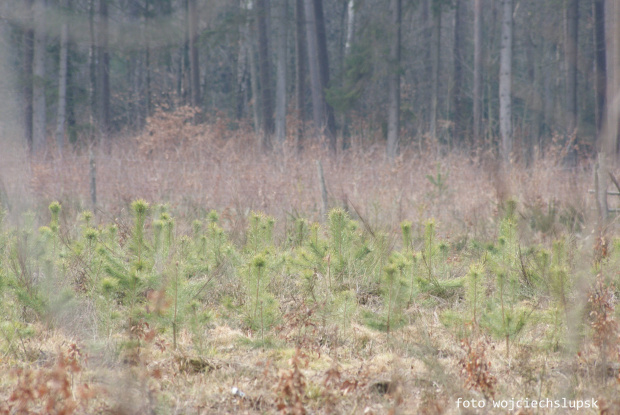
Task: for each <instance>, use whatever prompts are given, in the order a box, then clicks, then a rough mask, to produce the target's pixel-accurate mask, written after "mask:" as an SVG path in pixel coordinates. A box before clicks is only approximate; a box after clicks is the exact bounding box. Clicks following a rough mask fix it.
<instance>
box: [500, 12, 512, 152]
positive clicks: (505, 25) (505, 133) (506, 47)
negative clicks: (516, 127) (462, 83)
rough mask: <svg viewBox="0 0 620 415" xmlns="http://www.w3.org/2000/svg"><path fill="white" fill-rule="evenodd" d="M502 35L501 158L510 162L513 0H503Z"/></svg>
mask: <svg viewBox="0 0 620 415" xmlns="http://www.w3.org/2000/svg"><path fill="white" fill-rule="evenodd" d="M502 9H503V13H502V36H501V50H500V69H499V127H500V134H501V140H502V141H501V148H500V152H501V158H502V160H503V162H504V163H506V164H508V163H510V156H511V153H512V103H511V99H512V0H503V1H502Z"/></svg>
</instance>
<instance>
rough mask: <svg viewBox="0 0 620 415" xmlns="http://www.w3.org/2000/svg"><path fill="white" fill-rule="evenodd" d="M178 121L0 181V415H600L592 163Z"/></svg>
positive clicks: (604, 282)
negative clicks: (386, 148)
mask: <svg viewBox="0 0 620 415" xmlns="http://www.w3.org/2000/svg"><path fill="white" fill-rule="evenodd" d="M190 116H192V114H189V113H181V114H179V113H176V114H160V115H159V116H158V117H154V118H153V119H152V120H151V121H150V124H149V127H148V129H147V131H146V132H145V133H144V134H142V135H140V136H138V137H133V138H126V139H125V140H123V141H121V142H120V143H117V144H115V145H112V146H111V148H109V149H105V148H101V147H97V148H94V149H92V157H89V149H88V148H81V149H78V150H76V151H75V152H73V153H70V154H64V155H63V157H62V158H61V157H60V156H58V155H54V154H48V155H46V156H42V157H40V158H38V159H33V160H29V159H25V158H23V159H22V158H20V156H19V155H14V157H12V158H11V159H10V160H9V159H8V158H6V160H3V163H2V168H1V169H0V174H1V175H2V176H1V177H2V183H3V185H2V189H0V190H1V191H2V192H1V193H2V194H1V196H2V199H1V205H2V214H1V215H0V218H1V219H0V313H1V314H2V320H1V323H0V373H2V375H1V376H0V414H5V413H6V414H13V413H40V414H52V413H53V414H73V413H78V414H79V413H123V414H125V413H162V414H165V413H190V412H191V413H205V414H206V413H287V414H306V413H308V414H310V413H347V414H355V413H360V414H361V413H364V414H372V413H374V414H383V413H394V414H396V413H412V414H413V413H417V414H440V413H447V414H453V413H506V412H507V410H510V402H511V399H512V402H513V403H514V402H516V401H518V400H519V399H521V400H522V401H520V402H521V405H522V406H523V405H526V404H525V402H526V401H525V400H527V403H528V404H527V405H529V407H522V408H515V409H514V411H512V412H514V413H521V414H529V413H532V414H534V413H558V414H559V413H566V412H567V410H569V409H566V408H564V407H562V406H560V407H553V405H554V404H555V402H556V401H557V402H558V403H559V404H560V405H563V404H565V405H567V406H568V405H570V404H571V402H572V403H573V404H574V405H576V404H578V403H581V404H582V405H584V407H582V408H580V411H579V412H580V413H605V414H613V413H620V400H619V399H618V395H619V393H618V392H619V391H620V337H619V335H620V331H619V327H618V321H619V318H620V315H619V314H618V311H617V307H616V306H617V302H618V294H619V289H618V287H619V285H620V271H619V270H620V235H619V233H618V226H617V220H614V219H611V220H610V221H609V222H607V223H605V224H604V225H601V224H600V223H599V222H598V221H597V220H596V212H595V203H594V196H593V195H592V194H590V193H589V189H590V188H591V187H592V183H593V179H592V172H591V164H590V163H588V162H587V161H583V163H580V164H579V163H578V165H577V167H573V168H570V169H569V168H566V167H564V164H563V161H562V154H561V152H560V151H556V152H554V151H553V148H552V147H551V148H550V149H549V150H547V154H546V155H545V157H541V158H539V159H537V160H535V161H533V162H531V163H530V164H529V165H527V166H525V165H523V164H521V163H519V162H515V163H514V165H513V166H512V167H511V170H510V171H509V173H507V174H503V175H502V174H500V170H498V168H497V166H494V163H493V162H492V161H490V160H492V158H491V157H490V156H489V155H486V154H485V153H483V152H480V153H479V154H473V155H471V154H468V155H464V154H463V153H462V152H461V153H458V154H457V152H447V154H438V153H437V152H434V151H431V150H428V148H427V147H428V146H413V145H409V146H407V147H405V148H404V149H403V151H402V154H401V155H400V156H399V157H398V158H397V159H396V160H395V161H394V162H393V163H390V162H389V161H388V160H386V159H385V158H384V156H383V148H382V147H379V146H370V147H368V146H367V145H366V144H364V143H362V142H361V141H362V140H363V139H362V138H359V137H363V135H359V136H358V140H359V142H357V141H355V140H353V141H352V142H351V147H350V149H349V150H347V151H346V152H343V153H342V154H340V155H337V156H335V157H332V156H329V155H328V154H327V153H325V151H324V150H323V149H322V148H321V147H320V146H311V145H310V144H309V143H305V146H304V147H305V149H304V150H303V152H301V153H298V152H297V149H296V145H292V144H291V145H284V146H283V147H281V148H276V149H275V150H274V152H273V154H270V155H264V154H261V153H260V152H258V151H253V150H254V144H253V143H254V140H253V138H252V136H251V135H248V134H247V132H246V133H244V134H241V133H239V132H238V130H231V129H229V126H228V124H227V122H226V121H225V120H222V121H221V122H219V123H218V122H215V123H212V124H209V125H207V126H205V125H201V126H194V125H191V124H190V123H187V122H186V120H187V119H188V117H190ZM293 141H294V140H293V139H292V138H291V142H293ZM362 147H366V149H364V150H362ZM244 150H245V151H244ZM249 150H252V151H249ZM257 154H258V155H257ZM3 157H4V156H3ZM91 161H94V162H95V163H94V171H95V178H96V190H97V194H96V195H97V200H96V205H95V206H92V201H91V198H90V196H91V188H90V174H91V173H90V172H91ZM318 162H320V166H321V168H322V170H323V172H324V176H323V177H324V184H325V187H326V193H327V199H326V200H324V199H323V196H322V191H321V187H322V180H321V179H320V175H319V174H318ZM610 200H611V199H610ZM325 207H327V211H325V212H324V210H325ZM547 399H549V400H551V402H553V403H554V404H552V407H551V408H544V409H539V408H536V407H533V404H532V402H541V401H546V400H547ZM563 399H566V401H563ZM472 400H473V401H472ZM497 403H500V404H501V403H506V405H508V406H507V407H503V408H495V409H494V408H493V405H494V404H497ZM586 403H587V405H588V406H587V407H585V404H586ZM481 405H484V408H480V406H481ZM570 410H572V409H570Z"/></svg>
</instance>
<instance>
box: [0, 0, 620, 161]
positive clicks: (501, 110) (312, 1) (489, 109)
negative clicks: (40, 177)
mask: <svg viewBox="0 0 620 415" xmlns="http://www.w3.org/2000/svg"><path fill="white" fill-rule="evenodd" d="M606 8H607V10H606ZM615 8H616V5H615V2H614V1H607V4H606V2H605V1H604V0H595V1H593V0H582V1H579V0H570V1H568V0H547V1H513V0H511V1H490V0H489V1H485V0H478V1H465V0H416V1H413V0H405V1H403V0H391V1H386V2H380V1H373V0H347V1H344V0H338V1H336V0H324V1H321V0H296V1H292V0H258V1H249V0H245V1H239V2H237V1H200V0H178V1H175V0H101V1H99V0H62V1H60V0H59V1H55V0H25V1H8V0H7V1H4V2H3V4H2V5H1V6H0V13H2V14H1V15H0V16H2V22H3V27H2V29H3V37H2V47H3V71H4V74H5V76H3V78H4V79H3V89H4V90H5V91H6V92H7V94H8V96H10V97H11V99H10V101H11V108H13V111H12V112H11V113H12V114H13V116H14V118H12V120H13V121H14V120H16V119H20V120H22V125H23V127H22V125H20V126H19V127H20V128H19V129H20V130H22V131H23V135H24V136H25V137H26V141H27V142H28V145H29V146H30V148H31V149H32V150H33V151H34V152H38V151H43V150H45V149H46V148H48V147H49V145H51V143H47V140H46V137H48V136H52V135H53V136H54V137H55V138H56V140H55V142H56V147H57V148H59V149H62V148H64V147H65V146H67V145H71V146H80V145H85V144H86V143H88V142H89V141H92V140H95V139H96V140H111V141H113V140H115V137H118V136H119V135H122V134H125V133H126V132H129V131H140V130H141V129H142V128H144V126H145V124H146V122H147V119H148V118H149V117H150V116H153V115H154V114H155V113H156V112H157V111H159V110H164V111H174V110H175V109H176V108H179V107H181V106H184V105H190V106H192V108H195V109H197V110H199V111H200V115H199V116H197V117H196V119H195V121H196V122H209V121H211V122H212V121H213V120H214V119H216V118H225V119H226V120H227V121H228V125H227V127H228V128H232V129H234V128H239V125H240V124H244V123H245V124H249V125H252V126H253V128H254V129H255V130H256V134H257V136H259V137H260V138H259V139H260V141H261V142H262V146H263V147H264V148H270V147H271V146H273V145H275V144H276V143H280V142H283V141H285V140H286V138H287V136H288V137H290V138H292V139H295V140H297V142H298V144H299V145H302V144H303V139H304V138H305V139H306V140H315V137H316V136H317V134H316V133H315V132H316V130H318V132H319V134H323V135H324V136H325V137H327V140H328V142H329V143H330V146H331V147H332V150H333V151H335V150H336V147H337V146H338V147H341V148H346V147H347V146H348V145H349V142H350V141H351V140H361V141H362V144H364V145H369V144H372V143H377V142H381V141H382V140H386V142H387V143H389V144H387V152H388V155H389V156H390V157H394V156H395V155H396V154H397V152H398V149H399V144H401V145H408V144H412V143H416V144H419V143H432V145H445V146H449V147H459V148H463V149H468V150H472V149H477V148H495V149H496V150H497V149H500V148H504V147H505V148H504V152H507V153H511V152H512V157H513V158H517V159H524V160H528V161H530V160H532V158H533V157H537V156H540V155H541V154H544V152H545V149H546V148H547V147H548V146H549V145H550V144H551V143H552V142H553V140H554V139H556V140H558V139H559V140H561V141H562V143H563V144H566V145H567V146H569V147H575V146H576V148H573V150H574V151H579V152H580V154H583V155H591V154H593V152H594V148H595V146H596V140H597V136H598V133H599V132H600V131H601V128H602V126H603V120H604V117H603V114H604V113H605V105H606V99H605V97H606V89H607V87H608V84H609V85H615V82H616V81H615V78H614V73H615V72H614V64H615V60H614V59H615V57H616V55H617V53H615V52H616V49H617V41H615V40H614V39H617V36H614V33H615V32H614V30H615V26H614V24H615V22H616V20H617V18H616V15H617V12H616V10H615ZM610 88H611V86H610ZM611 90H613V88H611ZM9 119H10V118H8V117H7V121H8V120H9ZM7 121H5V124H6V123H7ZM13 127H14V128H17V127H18V126H17V125H14V126H13ZM312 131H315V132H314V133H313V132H312ZM46 132H47V133H49V134H48V135H46ZM337 139H340V141H342V142H341V143H339V144H338V145H337V144H336V141H337ZM501 140H503V141H501ZM499 142H502V143H503V144H502V145H501V146H500V145H499V144H498V143H499ZM513 142H514V143H513ZM48 144H49V145H48ZM502 146H503V147H502ZM506 146H507V147H506ZM513 150H514V151H513ZM571 151H572V150H571ZM505 156H506V157H511V156H510V155H508V154H507V155H505Z"/></svg>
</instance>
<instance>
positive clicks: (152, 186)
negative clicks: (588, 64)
mask: <svg viewBox="0 0 620 415" xmlns="http://www.w3.org/2000/svg"><path fill="white" fill-rule="evenodd" d="M192 116H193V112H192V111H191V110H189V109H184V110H180V111H177V112H175V113H172V114H171V113H163V112H162V113H158V114H157V115H155V116H154V117H153V118H152V119H151V120H150V122H149V124H148V127H147V129H146V130H145V132H144V133H142V134H141V135H139V136H137V137H125V138H118V139H117V140H116V141H115V143H114V144H113V145H112V147H111V148H110V149H108V150H107V151H106V150H104V149H102V148H101V147H95V148H94V158H95V162H96V179H97V180H96V182H97V209H98V211H99V212H105V213H106V214H110V215H118V214H119V211H120V210H122V209H126V208H127V207H128V206H129V204H130V202H131V201H132V200H135V199H136V198H144V199H146V200H147V201H150V202H157V203H161V202H166V203H169V204H170V205H171V206H172V207H173V209H174V211H175V213H176V214H177V215H179V216H183V215H190V216H191V215H200V214H201V213H202V212H205V211H209V210H210V209H216V210H218V211H219V212H222V213H223V216H224V218H225V219H229V221H230V223H231V224H232V225H233V226H242V225H243V223H236V222H239V221H241V222H243V221H244V218H245V216H247V213H248V212H249V211H251V210H260V211H263V212H265V213H267V214H270V215H273V216H275V217H276V219H279V220H280V221H279V222H280V223H285V221H286V218H287V217H289V215H298V214H303V215H304V216H305V217H308V218H309V219H314V220H316V219H319V215H320V213H319V212H320V206H321V195H320V189H319V182H318V175H317V166H316V161H317V160H320V161H321V162H322V165H323V169H324V171H325V179H326V184H327V189H328V195H329V204H330V206H331V207H334V206H338V205H340V206H344V207H346V208H347V209H349V210H350V211H351V212H353V213H354V215H360V216H362V217H364V218H365V219H366V220H368V221H370V222H371V223H372V224H376V225H387V226H391V227H393V228H394V229H396V226H397V225H398V223H400V221H402V220H404V219H410V220H414V221H416V222H420V223H421V222H422V221H423V220H424V219H427V218H430V217H434V218H435V219H437V220H438V221H439V223H440V224H441V223H445V224H449V226H450V228H451V229H453V230H454V231H455V232H454V233H458V232H461V233H473V234H476V233H479V232H484V230H485V229H487V228H488V226H489V220H490V218H492V217H494V213H495V212H496V210H497V209H498V207H499V206H501V204H502V203H503V202H504V201H505V200H506V199H507V198H509V197H512V198H515V199H517V200H519V201H521V202H522V204H523V206H529V207H532V206H535V207H537V208H538V209H540V210H542V211H546V210H547V209H548V208H549V206H554V207H559V208H568V207H573V208H575V209H576V210H577V211H579V212H589V211H590V209H593V207H594V203H593V197H592V196H591V195H589V194H588V188H589V187H591V182H592V180H591V177H592V174H591V166H590V164H589V163H588V162H584V163H582V164H580V165H579V166H577V167H574V168H571V169H568V168H565V167H563V165H562V163H561V162H560V160H561V156H559V155H557V153H555V152H553V151H549V152H548V155H547V157H546V158H544V159H538V160H536V161H534V162H533V163H532V164H531V165H530V166H528V167H525V166H523V165H520V164H515V165H514V166H513V168H512V169H511V171H510V172H509V173H506V174H500V173H501V172H500V171H499V170H498V168H497V163H496V162H495V161H494V159H493V156H492V154H490V153H480V154H478V155H475V156H470V155H468V154H464V153H462V152H456V151H455V152H452V153H449V154H445V155H438V154H437V152H435V151H431V150H429V149H428V146H426V145H415V146H413V145H411V146H409V147H406V148H405V149H404V150H403V152H402V154H401V155H400V156H399V157H398V158H397V159H396V161H395V162H393V163H390V162H389V160H387V159H386V157H385V152H384V147H383V146H382V145H380V144H365V145H362V144H359V143H358V141H359V140H352V143H353V144H352V147H351V148H349V149H348V150H347V151H343V152H341V153H340V154H339V155H338V156H336V157H330V156H329V155H328V154H327V152H326V151H325V149H324V148H323V147H322V146H321V145H318V144H316V143H311V142H310V139H309V140H308V141H307V142H306V143H305V147H306V148H305V150H304V151H303V152H302V153H301V154H299V153H298V152H297V151H296V146H295V145H293V143H294V141H295V140H294V139H293V138H292V137H290V139H289V141H288V142H287V143H285V145H284V146H281V147H280V148H277V149H276V150H274V152H273V153H272V154H264V153H262V152H260V151H259V150H258V148H257V144H256V143H257V140H256V139H255V137H254V134H253V133H252V132H250V130H249V129H248V128H246V127H243V126H241V127H239V128H237V129H234V130H233V129H229V128H228V126H229V124H230V122H229V121H227V120H225V119H219V118H217V119H215V120H214V121H213V122H212V123H210V124H202V125H199V126H195V125H192V124H191V123H190V122H189V120H191V118H192ZM438 173H439V174H440V175H441V177H442V180H443V181H441V182H440V183H437V181H436V179H437V174H438ZM429 176H430V177H432V178H433V179H431V178H429ZM0 178H2V182H3V183H4V191H5V193H6V195H7V197H8V200H9V202H10V203H11V205H12V206H13V207H14V209H13V210H14V211H18V212H19V211H22V210H23V209H22V208H23V207H25V206H32V202H33V201H35V202H40V203H39V204H40V205H41V206H46V205H47V203H48V202H49V201H50V200H60V201H61V202H63V206H64V207H65V208H67V207H73V208H74V209H83V208H91V209H92V206H91V203H90V200H91V199H90V187H89V186H90V181H89V151H88V149H86V148H82V149H79V150H77V151H74V152H71V153H70V154H65V155H64V157H62V158H61V157H59V156H58V155H57V154H54V153H53V152H50V153H48V154H46V155H44V156H41V157H37V158H35V159H29V158H27V157H26V156H25V155H24V154H23V152H21V155H20V151H17V150H14V151H12V152H11V151H9V152H4V153H3V155H2V163H1V168H0ZM439 184H440V185H439Z"/></svg>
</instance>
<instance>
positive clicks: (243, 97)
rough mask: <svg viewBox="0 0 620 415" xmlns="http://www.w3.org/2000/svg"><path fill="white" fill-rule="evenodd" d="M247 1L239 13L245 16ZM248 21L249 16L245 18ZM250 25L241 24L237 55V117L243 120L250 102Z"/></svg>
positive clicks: (242, 1)
mask: <svg viewBox="0 0 620 415" xmlns="http://www.w3.org/2000/svg"><path fill="white" fill-rule="evenodd" d="M245 9H246V6H245V0H240V2H239V12H240V13H241V14H242V15H243V14H244V12H245ZM245 17H246V19H247V16H245ZM247 29H248V25H247V24H246V22H242V23H241V24H239V50H238V53H237V97H236V101H237V111H236V116H237V119H238V120H241V119H242V118H243V116H244V114H245V109H246V103H247V101H248V93H247V85H248V53H247V48H246V41H247V39H248V37H249V34H248V33H247Z"/></svg>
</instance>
